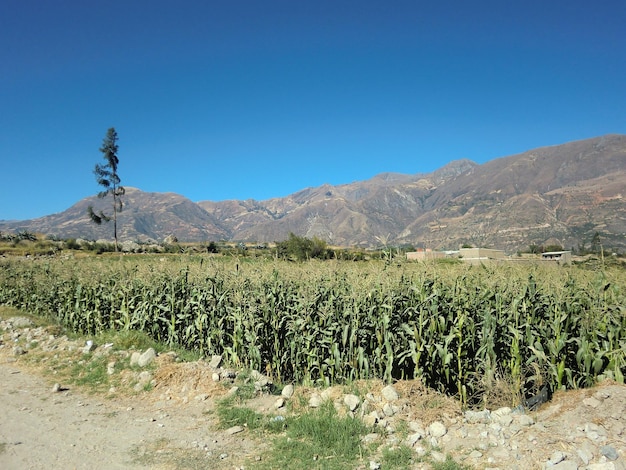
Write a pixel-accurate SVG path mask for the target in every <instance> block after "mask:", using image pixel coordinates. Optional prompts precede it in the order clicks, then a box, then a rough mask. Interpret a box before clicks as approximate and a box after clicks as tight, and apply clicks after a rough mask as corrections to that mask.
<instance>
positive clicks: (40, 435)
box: [0, 358, 251, 470]
mask: <svg viewBox="0 0 626 470" xmlns="http://www.w3.org/2000/svg"><path fill="white" fill-rule="evenodd" d="M0 377H1V380H2V387H1V389H0V468H2V469H3V470H12V469H16V470H18V469H19V470H22V469H53V468H64V469H98V468H106V469H141V468H199V467H202V468H231V469H232V468H235V467H236V465H237V464H236V461H237V460H240V458H238V457H243V456H245V455H246V454H247V453H248V451H249V449H250V447H251V443H250V442H248V441H247V440H246V438H245V437H243V436H238V437H237V438H236V439H234V438H233V436H228V435H225V434H224V433H223V432H216V431H214V430H213V429H214V424H213V422H212V421H211V418H210V417H207V415H206V406H207V403H187V404H186V405H185V406H184V407H182V406H180V405H178V404H175V403H172V402H167V401H165V402H150V401H142V400H141V399H136V398H135V399H133V400H132V401H130V400H104V401H103V400H99V399H97V398H92V397H89V396H85V395H82V394H80V393H78V392H75V391H73V390H61V391H59V392H54V391H53V387H52V385H51V384H49V383H48V382H47V381H46V380H45V379H43V378H41V377H38V376H35V375H32V374H31V373H29V372H28V371H27V370H24V369H23V368H18V365H17V364H15V363H10V362H9V363H7V358H0Z"/></svg>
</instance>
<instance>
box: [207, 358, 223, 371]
mask: <svg viewBox="0 0 626 470" xmlns="http://www.w3.org/2000/svg"><path fill="white" fill-rule="evenodd" d="M221 363H222V356H220V355H217V354H216V355H213V356H211V361H210V362H209V367H210V368H211V369H218V368H219V367H220V364H221Z"/></svg>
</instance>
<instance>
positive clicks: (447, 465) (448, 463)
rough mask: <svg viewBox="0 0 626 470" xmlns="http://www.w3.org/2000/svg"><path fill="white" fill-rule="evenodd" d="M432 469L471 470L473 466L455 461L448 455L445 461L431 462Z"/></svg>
mask: <svg viewBox="0 0 626 470" xmlns="http://www.w3.org/2000/svg"><path fill="white" fill-rule="evenodd" d="M431 466H432V469H433V470H472V469H473V467H470V466H468V465H464V464H460V463H458V462H456V461H455V460H454V459H453V458H452V457H451V456H450V455H448V456H447V457H446V460H445V462H431Z"/></svg>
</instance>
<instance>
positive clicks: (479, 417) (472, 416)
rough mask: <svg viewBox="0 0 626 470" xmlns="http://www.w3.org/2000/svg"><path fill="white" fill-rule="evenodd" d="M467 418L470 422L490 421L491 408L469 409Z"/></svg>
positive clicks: (466, 413) (466, 414)
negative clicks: (481, 409)
mask: <svg viewBox="0 0 626 470" xmlns="http://www.w3.org/2000/svg"><path fill="white" fill-rule="evenodd" d="M464 416H465V420H466V421H467V422H468V423H472V424H474V423H488V422H489V421H491V412H490V411H489V410H483V411H472V410H467V411H466V412H465V415H464Z"/></svg>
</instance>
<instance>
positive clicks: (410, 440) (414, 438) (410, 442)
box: [404, 432, 424, 447]
mask: <svg viewBox="0 0 626 470" xmlns="http://www.w3.org/2000/svg"><path fill="white" fill-rule="evenodd" d="M423 437H424V435H423V434H421V433H419V432H414V433H413V434H409V435H408V436H407V437H406V439H405V440H404V442H405V443H406V445H407V446H409V447H413V446H414V445H415V444H417V442H418V441H419V440H420V439H422V438H423Z"/></svg>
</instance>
